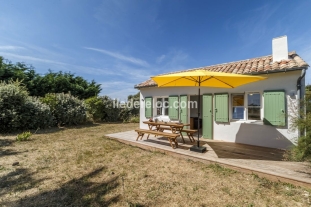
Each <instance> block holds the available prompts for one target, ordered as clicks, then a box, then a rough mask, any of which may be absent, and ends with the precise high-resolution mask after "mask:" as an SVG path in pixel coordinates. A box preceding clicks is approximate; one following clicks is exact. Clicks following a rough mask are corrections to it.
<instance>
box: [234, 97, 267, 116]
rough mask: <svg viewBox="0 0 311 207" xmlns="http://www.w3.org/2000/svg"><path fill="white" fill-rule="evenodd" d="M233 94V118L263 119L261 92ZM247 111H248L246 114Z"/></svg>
mask: <svg viewBox="0 0 311 207" xmlns="http://www.w3.org/2000/svg"><path fill="white" fill-rule="evenodd" d="M246 95H247V101H245V98H246V96H245V95H244V94H232V119H237V120H239V119H244V120H261V116H260V108H261V100H260V93H247V94H246ZM245 112H247V113H246V114H245Z"/></svg>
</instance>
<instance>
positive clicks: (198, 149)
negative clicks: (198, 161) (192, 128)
mask: <svg viewBox="0 0 311 207" xmlns="http://www.w3.org/2000/svg"><path fill="white" fill-rule="evenodd" d="M200 86H201V77H199V93H198V95H199V97H198V100H199V101H198V141H197V145H193V146H192V147H190V151H194V152H201V153H203V152H205V151H206V147H200V111H201V97H200V96H201V94H200Z"/></svg>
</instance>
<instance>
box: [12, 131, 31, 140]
mask: <svg viewBox="0 0 311 207" xmlns="http://www.w3.org/2000/svg"><path fill="white" fill-rule="evenodd" d="M31 135H32V133H31V132H29V131H28V132H23V133H21V134H18V135H17V136H16V140H17V141H28V140H29V138H30V137H31Z"/></svg>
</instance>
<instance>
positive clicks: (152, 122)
mask: <svg viewBox="0 0 311 207" xmlns="http://www.w3.org/2000/svg"><path fill="white" fill-rule="evenodd" d="M143 123H144V124H150V125H165V126H190V124H185V123H174V122H162V121H158V122H155V121H144V122H143Z"/></svg>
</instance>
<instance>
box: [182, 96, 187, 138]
mask: <svg viewBox="0 0 311 207" xmlns="http://www.w3.org/2000/svg"><path fill="white" fill-rule="evenodd" d="M180 120H181V122H182V123H185V124H186V123H188V96H187V95H181V96H180ZM184 129H188V126H185V127H184ZM185 135H186V134H185Z"/></svg>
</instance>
